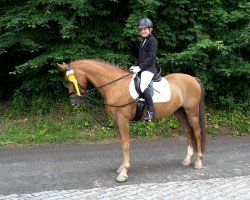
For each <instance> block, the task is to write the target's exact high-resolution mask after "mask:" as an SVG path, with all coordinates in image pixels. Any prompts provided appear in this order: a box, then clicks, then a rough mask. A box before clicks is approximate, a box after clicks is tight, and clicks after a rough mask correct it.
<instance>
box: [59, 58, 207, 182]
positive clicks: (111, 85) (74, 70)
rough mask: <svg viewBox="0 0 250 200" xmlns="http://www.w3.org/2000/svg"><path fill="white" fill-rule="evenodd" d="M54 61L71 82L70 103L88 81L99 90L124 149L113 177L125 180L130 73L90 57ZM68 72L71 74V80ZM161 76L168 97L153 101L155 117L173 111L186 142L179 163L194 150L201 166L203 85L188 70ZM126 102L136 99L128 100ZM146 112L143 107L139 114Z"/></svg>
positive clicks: (80, 95)
mask: <svg viewBox="0 0 250 200" xmlns="http://www.w3.org/2000/svg"><path fill="white" fill-rule="evenodd" d="M57 65H58V67H59V68H61V69H62V70H64V71H65V78H66V79H67V77H68V79H71V82H72V83H73V84H68V91H69V96H70V102H71V104H72V105H78V104H79V99H82V98H84V93H86V92H87V91H88V90H87V86H88V83H91V84H92V85H93V86H94V87H95V88H96V89H97V90H98V92H99V93H101V95H102V97H103V99H104V102H105V103H104V105H105V107H106V111H107V113H108V114H109V115H111V117H112V118H113V119H114V120H115V122H116V125H117V127H118V131H119V135H120V140H121V146H122V151H123V162H122V164H121V165H120V167H119V168H118V170H117V173H118V176H117V178H116V181H118V182H124V181H126V180H127V179H128V171H129V169H130V156H129V147H130V146H129V145H130V135H129V127H130V121H131V120H132V119H133V117H134V115H135V113H136V107H137V106H136V104H137V103H136V101H135V100H134V99H132V97H131V95H130V93H129V89H128V88H129V84H130V81H131V78H132V76H133V74H132V73H131V72H129V71H128V70H125V69H123V68H122V67H119V66H116V65H113V64H111V63H107V62H105V61H100V60H92V59H83V60H76V61H73V62H71V63H70V64H66V63H64V62H63V63H62V64H58V63H57ZM66 74H67V76H66ZM70 75H73V76H74V77H73V79H74V80H73V81H72V77H71V78H70ZM164 78H166V79H167V80H168V82H169V85H170V90H171V99H170V100H169V101H168V102H163V103H155V104H154V107H155V112H156V115H155V120H158V119H162V118H165V117H168V116H169V115H171V114H174V116H175V117H176V118H177V121H178V122H179V124H180V126H181V127H182V128H183V130H184V133H185V135H186V137H187V143H188V144H187V153H186V157H185V158H184V160H183V161H182V165H184V166H188V165H190V164H191V158H192V156H193V154H194V151H197V158H196V161H195V164H194V168H196V169H201V168H202V167H203V166H202V157H203V153H204V151H205V146H206V131H205V122H204V121H205V120H204V89H203V87H202V85H201V83H200V82H199V80H198V79H197V78H195V77H193V76H190V75H188V74H183V73H173V74H168V75H167V76H165V77H164ZM129 102H135V103H130V104H128V103H129ZM123 105H126V106H123ZM145 113H146V112H145V111H144V115H143V116H142V118H143V117H144V116H145Z"/></svg>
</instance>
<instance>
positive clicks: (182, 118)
mask: <svg viewBox="0 0 250 200" xmlns="http://www.w3.org/2000/svg"><path fill="white" fill-rule="evenodd" d="M174 115H175V117H176V118H177V120H178V122H179V124H180V125H181V127H182V128H183V130H184V133H185V135H186V137H187V140H188V148H187V155H186V157H185V158H184V160H183V161H182V163H181V164H182V165H184V166H188V165H190V164H191V158H192V156H193V152H194V150H193V149H194V147H193V142H192V141H193V128H192V127H191V126H190V123H189V121H188V118H187V114H186V113H185V111H184V109H183V108H182V107H181V108H179V109H178V110H177V111H176V112H175V113H174Z"/></svg>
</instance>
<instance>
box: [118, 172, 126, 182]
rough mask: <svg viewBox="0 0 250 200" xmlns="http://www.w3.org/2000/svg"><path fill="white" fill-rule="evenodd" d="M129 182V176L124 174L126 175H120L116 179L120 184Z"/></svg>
mask: <svg viewBox="0 0 250 200" xmlns="http://www.w3.org/2000/svg"><path fill="white" fill-rule="evenodd" d="M127 180H128V176H127V174H124V173H120V174H119V175H118V176H117V178H116V181H117V182H119V183H123V182H125V181H127Z"/></svg>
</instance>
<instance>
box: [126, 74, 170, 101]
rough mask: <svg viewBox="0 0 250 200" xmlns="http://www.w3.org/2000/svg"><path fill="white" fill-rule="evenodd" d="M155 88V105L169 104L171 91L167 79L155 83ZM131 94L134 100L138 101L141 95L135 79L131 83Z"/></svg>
mask: <svg viewBox="0 0 250 200" xmlns="http://www.w3.org/2000/svg"><path fill="white" fill-rule="evenodd" d="M153 88H154V94H153V102H154V103H162V102H168V101H169V100H170V98H171V91H170V86H169V83H168V81H167V79H165V78H163V77H162V79H161V81H160V82H154V83H153ZM129 92H130V95H131V97H132V98H133V99H137V98H138V97H139V94H138V93H137V91H136V89H135V84H134V78H132V79H131V81H130V84H129Z"/></svg>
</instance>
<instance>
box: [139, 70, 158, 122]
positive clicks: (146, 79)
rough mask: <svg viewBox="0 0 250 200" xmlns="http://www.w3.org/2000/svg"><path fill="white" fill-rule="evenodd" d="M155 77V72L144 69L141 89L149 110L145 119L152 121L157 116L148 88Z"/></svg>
mask: <svg viewBox="0 0 250 200" xmlns="http://www.w3.org/2000/svg"><path fill="white" fill-rule="evenodd" d="M153 77H154V74H153V73H151V72H149V71H144V72H142V73H141V85H140V89H141V91H142V94H143V97H144V99H145V102H146V106H147V110H148V112H147V115H146V117H145V121H152V120H153V118H154V116H155V111H154V103H153V100H152V96H151V93H150V90H149V88H148V85H149V83H150V82H151V80H152V78H153Z"/></svg>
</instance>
